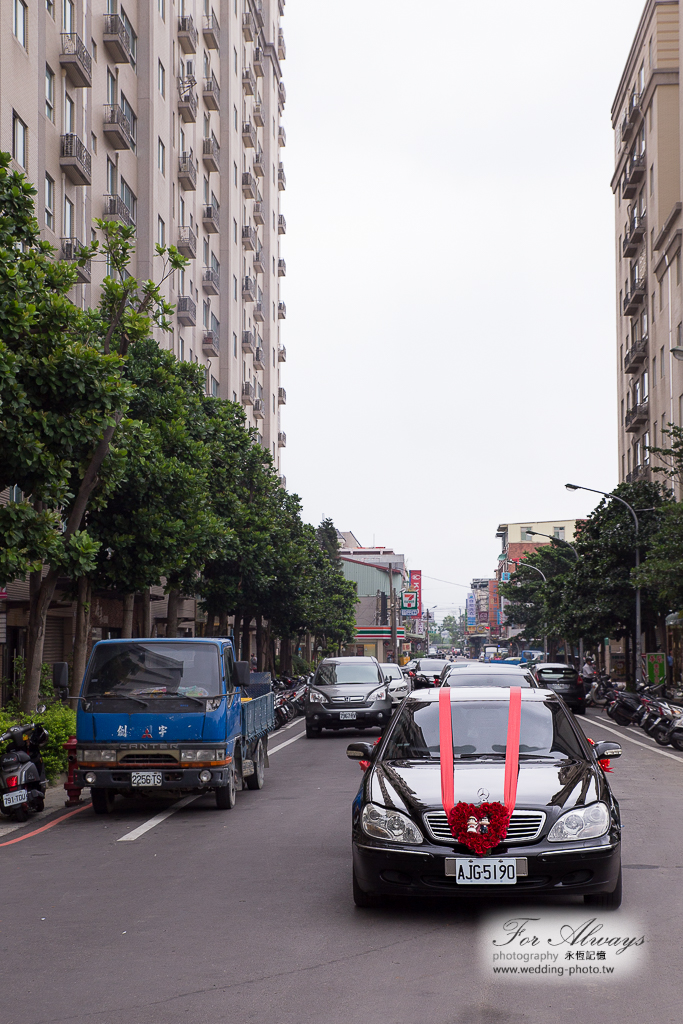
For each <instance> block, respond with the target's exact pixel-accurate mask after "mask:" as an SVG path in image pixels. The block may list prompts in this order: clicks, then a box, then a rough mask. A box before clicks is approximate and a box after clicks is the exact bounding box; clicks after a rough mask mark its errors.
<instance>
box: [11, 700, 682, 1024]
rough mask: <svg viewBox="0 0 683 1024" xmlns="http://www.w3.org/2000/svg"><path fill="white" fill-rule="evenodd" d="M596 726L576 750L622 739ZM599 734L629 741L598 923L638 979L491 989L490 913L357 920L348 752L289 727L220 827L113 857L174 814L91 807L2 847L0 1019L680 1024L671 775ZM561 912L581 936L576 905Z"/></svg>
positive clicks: (191, 827)
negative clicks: (634, 949) (572, 916)
mask: <svg viewBox="0 0 683 1024" xmlns="http://www.w3.org/2000/svg"><path fill="white" fill-rule="evenodd" d="M591 717H592V718H597V719H598V721H596V722H593V721H589V720H587V721H585V728H586V732H587V734H588V735H590V736H592V738H593V739H601V738H602V739H608V738H609V739H611V738H614V731H608V730H607V728H606V726H605V727H604V728H603V727H601V726H600V720H601V717H602V716H601V715H599V714H596V713H591ZM604 721H605V723H606V725H607V724H609V726H610V730H616V732H618V733H620V734H622V735H623V736H624V737H626V736H628V737H630V739H626V738H624V740H623V747H624V756H623V757H622V759H621V760H620V761H617V762H614V773H613V775H612V780H613V788H614V790H615V792H616V794H617V796H618V798H619V800H620V802H621V806H622V811H623V818H624V822H625V829H624V843H623V854H624V858H623V859H624V865H625V871H624V891H625V895H624V905H623V907H622V909H621V910H620V911H616V912H613V913H612V914H611V915H609V918H610V926H611V927H612V929H613V930H615V931H618V930H619V929H620V928H631V929H633V926H634V924H635V925H636V926H637V928H638V929H639V930H640V931H641V932H642V933H643V934H644V935H645V936H646V947H645V948H646V950H647V955H648V956H649V961H648V965H647V966H646V967H645V968H644V970H643V971H642V972H641V973H640V974H632V975H631V976H629V977H622V978H620V979H619V980H617V979H611V978H608V979H605V978H603V977H602V976H599V977H597V978H595V977H587V978H586V977H576V978H572V979H567V978H566V977H565V978H564V979H562V980H561V981H560V980H559V979H540V978H539V979H537V980H535V981H533V982H531V983H530V982H528V981H520V980H515V981H509V980H506V979H504V980H501V979H500V978H495V979H494V978H493V976H492V975H491V973H490V970H485V969H484V967H483V966H482V958H481V954H480V939H481V935H482V929H483V928H484V925H485V923H486V921H487V919H488V917H489V915H490V914H491V912H492V911H499V910H501V909H502V907H501V905H500V904H498V903H496V902H495V901H492V900H486V901H478V902H471V901H468V902H467V903H464V902H454V903H443V902H440V901H437V902H434V903H422V902H419V903H414V904H410V905H405V904H398V905H392V906H387V907H383V908H381V909H376V910H357V909H356V908H354V905H353V902H352V899H351V864H350V844H349V828H350V804H351V800H352V798H353V796H354V794H355V792H356V790H357V787H358V784H359V782H360V777H361V773H360V770H359V768H358V765H357V764H354V763H352V762H350V761H348V760H347V759H346V757H345V747H346V744H347V742H348V740H349V737H350V736H353V734H352V733H350V734H342V735H341V736H334V735H333V734H323V737H322V738H320V739H316V740H307V739H306V738H305V737H303V738H301V739H295V737H298V736H300V734H301V733H302V731H303V723H302V722H301V721H300V720H299V721H297V722H296V723H295V724H294V725H293V726H292V727H290V728H288V730H287V731H286V732H285V731H281V732H279V733H277V734H275V736H273V737H272V741H271V749H272V748H275V747H277V746H278V745H279V744H280V743H285V742H287V741H288V740H294V742H289V743H287V745H286V746H283V747H282V748H281V749H279V750H275V752H274V753H273V754H272V759H271V767H270V769H269V770H268V771H267V778H266V785H265V788H264V789H263V790H262V791H261V792H251V791H245V792H242V793H240V794H239V795H238V800H237V806H236V807H235V808H234V809H233V810H231V811H218V810H216V808H215V805H214V803H213V802H212V801H209V800H203V799H202V800H198V801H195V802H193V803H190V804H188V805H187V806H185V807H183V808H181V809H180V810H178V811H177V812H175V813H173V814H172V815H171V816H169V817H167V818H166V819H165V820H163V821H161V822H160V823H159V824H158V825H156V826H155V827H153V828H151V829H149V830H147V831H145V832H143V833H142V834H141V835H139V837H138V838H136V839H133V840H132V841H125V842H119V840H120V839H122V837H125V836H130V835H131V833H132V832H133V831H134V830H135V829H136V828H138V827H139V826H142V825H143V824H144V823H145V822H149V820H150V819H151V818H152V817H153V816H154V815H155V814H156V813H157V812H158V811H159V810H163V809H164V808H168V805H167V804H160V803H158V802H156V803H151V802H150V803H149V804H147V803H145V804H144V805H143V806H141V805H140V804H139V803H138V804H133V803H128V804H127V803H124V802H123V801H117V807H116V811H115V813H114V814H112V815H111V816H110V817H96V816H95V815H94V814H93V813H92V810H91V809H90V807H87V808H86V809H85V810H83V811H80V812H79V813H77V814H75V815H72V816H71V817H69V818H68V819H64V820H62V821H60V822H59V823H58V824H57V825H55V826H54V827H52V828H49V829H47V830H45V831H42V832H40V833H38V834H34V835H29V832H30V831H31V826H29V827H28V828H27V829H22V830H17V831H16V832H13V833H12V834H10V835H7V836H4V837H0V844H1V843H8V841H12V843H11V845H4V846H0V871H1V872H2V875H1V877H2V898H1V900H0V962H1V964H2V968H1V972H2V985H1V987H0V1019H2V1021H3V1022H4V1024H48V1022H49V1024H56V1022H66V1021H69V1022H76V1024H180V1022H182V1024H188V1022H189V1024H199V1022H201V1024H204V1022H211V1024H224V1022H225V1024H228V1022H229V1024H251V1022H259V1024H264V1022H266V1024H303V1022H306V1024H318V1022H320V1024H349V1022H353V1024H355V1022H362V1024H388V1022H391V1024H416V1022H418V1021H419V1022H425V1024H548V1021H552V1022H553V1024H570V1022H571V1024H575V1022H577V1021H580V1022H582V1024H603V1022H605V1021H610V1022H612V1021H615V1020H618V1021H620V1022H626V1024H636V1022H637V1024H645V1022H650V1021H654V1020H656V1021H657V1022H658V1024H659V1022H664V1024H666V1022H669V1021H672V1022H673V1021H676V1022H678V1021H679V1020H680V1018H681V1008H680V982H679V978H678V975H679V971H680V952H679V951H680V948H681V946H682V945H683V914H681V906H682V904H683V901H682V899H681V894H680V890H679V888H678V887H679V884H680V882H681V879H682V878H683V852H682V851H681V848H680V847H681V835H682V834H683V830H682V828H681V826H682V825H683V803H682V801H681V795H680V794H681V787H682V784H683V755H677V754H675V752H673V751H672V750H671V748H667V750H666V753H668V755H669V756H664V752H662V751H661V749H660V748H658V747H657V746H656V745H655V744H654V743H653V742H651V741H650V740H649V739H648V738H647V737H645V736H644V734H643V733H642V732H641V731H640V730H637V731H636V730H633V729H630V730H623V729H619V728H618V727H615V726H614V725H613V723H612V722H610V721H609V720H608V719H605V720H604ZM633 741H637V743H636V742H633ZM638 744H642V745H638ZM49 820H50V819H48V820H47V823H49ZM44 824H46V821H45V820H43V821H41V822H40V825H41V826H42V825H44ZM24 837H25V838H24ZM17 838H18V839H19V841H18V842H16V841H14V840H16V839H17ZM557 906H558V905H557V903H555V904H554V907H555V909H557ZM559 906H560V909H561V910H562V911H564V909H565V908H566V909H567V911H570V910H573V911H574V912H577V913H581V914H582V915H583V916H584V917H586V916H588V915H587V913H586V911H587V908H586V910H583V909H582V908H581V907H579V906H578V904H577V903H576V902H575V901H574V903H572V902H571V901H566V902H565V904H564V905H562V904H560V905H559ZM505 909H507V904H506V905H505ZM551 909H552V907H551ZM518 912H519V913H520V914H523V915H526V916H530V917H531V916H536V917H538V916H540V915H543V914H546V913H548V912H549V904H548V903H547V902H546V903H542V902H541V901H538V900H537V901H531V900H530V901H528V902H527V903H526V904H525V905H523V906H521V908H520V907H519V905H518ZM593 916H594V915H593Z"/></svg>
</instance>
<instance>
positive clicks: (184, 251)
mask: <svg viewBox="0 0 683 1024" xmlns="http://www.w3.org/2000/svg"><path fill="white" fill-rule="evenodd" d="M176 249H177V250H178V252H179V253H180V255H181V256H187V258H188V259H191V260H193V259H194V258H195V256H196V255H197V236H196V235H195V233H194V231H193V230H192V228H191V227H188V226H187V225H185V226H184V227H180V228H178V241H177V242H176Z"/></svg>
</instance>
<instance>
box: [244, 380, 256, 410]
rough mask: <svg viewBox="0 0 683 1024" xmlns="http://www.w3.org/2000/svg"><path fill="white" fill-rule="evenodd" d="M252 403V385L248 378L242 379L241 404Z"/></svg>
mask: <svg viewBox="0 0 683 1024" xmlns="http://www.w3.org/2000/svg"><path fill="white" fill-rule="evenodd" d="M253 404H254V385H253V384H252V383H251V381H250V380H245V381H242V405H253Z"/></svg>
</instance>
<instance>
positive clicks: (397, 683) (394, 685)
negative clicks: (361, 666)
mask: <svg viewBox="0 0 683 1024" xmlns="http://www.w3.org/2000/svg"><path fill="white" fill-rule="evenodd" d="M379 667H380V668H381V669H382V672H383V674H384V678H385V680H386V681H387V683H388V686H389V696H390V697H391V703H392V704H393V705H394V706H396V705H397V704H400V703H401V701H402V700H403V698H404V697H406V696H407V695H408V694H409V693H410V681H409V679H408V678H407V676H404V675H403V672H402V671H401V666H400V665H395V664H394V663H393V662H391V661H386V662H382V663H381V664H380V666H379Z"/></svg>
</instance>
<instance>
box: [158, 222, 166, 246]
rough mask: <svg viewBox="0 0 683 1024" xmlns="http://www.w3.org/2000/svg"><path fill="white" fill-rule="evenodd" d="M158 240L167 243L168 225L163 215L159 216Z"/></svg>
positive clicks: (160, 243)
mask: <svg viewBox="0 0 683 1024" xmlns="http://www.w3.org/2000/svg"><path fill="white" fill-rule="evenodd" d="M157 242H158V243H159V245H166V225H165V223H164V221H163V220H162V218H161V217H157Z"/></svg>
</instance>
